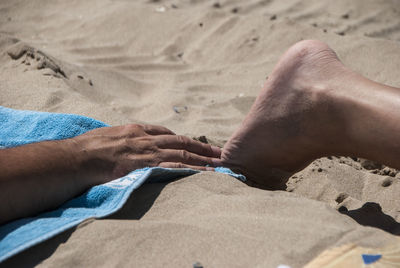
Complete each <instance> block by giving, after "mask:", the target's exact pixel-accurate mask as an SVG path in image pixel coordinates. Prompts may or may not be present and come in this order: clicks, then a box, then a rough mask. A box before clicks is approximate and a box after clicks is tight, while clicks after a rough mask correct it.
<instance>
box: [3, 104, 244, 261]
mask: <svg viewBox="0 0 400 268" xmlns="http://www.w3.org/2000/svg"><path fill="white" fill-rule="evenodd" d="M105 126H107V125H106V124H104V123H102V122H100V121H97V120H94V119H91V118H88V117H84V116H79V115H72V114H54V113H44V112H33V111H18V110H13V109H9V108H5V107H1V106H0V146H1V147H3V148H7V147H13V146H18V145H22V144H27V143H32V142H39V141H45V140H58V139H66V138H71V137H74V136H77V135H80V134H83V133H85V132H87V131H89V130H92V129H95V128H99V127H105ZM216 171H217V172H221V173H225V174H229V175H231V176H233V177H235V178H238V179H240V180H243V181H244V180H245V177H244V176H243V175H238V174H235V173H233V172H232V171H230V170H229V169H227V168H222V167H221V168H216ZM198 172H199V171H196V170H192V169H168V168H160V167H153V168H143V169H139V170H135V171H133V172H131V173H129V174H128V175H126V176H125V177H122V178H119V179H116V180H114V181H111V182H108V183H105V184H102V185H97V186H94V187H92V188H91V189H89V190H88V191H87V192H86V193H84V194H83V195H81V196H79V197H77V198H74V199H72V200H70V201H68V202H66V203H65V204H64V205H62V206H61V207H59V208H58V209H56V210H53V211H50V212H45V213H42V214H40V215H38V216H36V217H31V218H23V219H19V220H16V221H13V222H10V223H7V224H4V225H2V226H0V262H2V261H4V260H6V259H7V258H10V257H11V256H13V255H15V254H17V253H19V252H21V251H23V250H25V249H27V248H29V247H32V246H34V245H36V244H38V243H40V242H42V241H45V240H47V239H49V238H51V237H53V236H55V235H57V234H59V233H61V232H63V231H65V230H67V229H69V228H71V227H74V226H76V225H78V224H79V223H81V222H83V221H84V220H86V219H88V218H103V217H106V216H108V215H110V214H112V213H114V212H116V211H118V210H119V209H120V208H121V207H122V206H123V205H124V204H125V202H126V200H127V199H128V197H129V196H130V194H131V193H132V192H133V191H134V190H135V189H137V188H138V187H140V186H141V185H142V184H143V183H145V182H146V183H155V182H167V181H170V180H173V179H176V178H178V177H183V176H189V175H192V174H195V173H198ZM0 194H1V193H0Z"/></svg>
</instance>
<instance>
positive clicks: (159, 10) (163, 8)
mask: <svg viewBox="0 0 400 268" xmlns="http://www.w3.org/2000/svg"><path fill="white" fill-rule="evenodd" d="M165 11H167V9H166V8H165V7H164V6H160V7H157V8H156V12H160V13H162V12H165Z"/></svg>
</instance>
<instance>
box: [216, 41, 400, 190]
mask: <svg viewBox="0 0 400 268" xmlns="http://www.w3.org/2000/svg"><path fill="white" fill-rule="evenodd" d="M399 133H400V89H399V88H394V87H390V86H386V85H382V84H379V83H376V82H374V81H371V80H369V79H367V78H365V77H363V76H361V75H360V74H358V73H356V72H354V71H352V70H350V69H349V68H347V67H346V66H344V65H343V64H342V62H341V61H340V60H339V59H338V57H337V55H336V53H335V52H334V51H333V50H332V49H331V48H330V47H329V46H328V45H327V44H325V43H323V42H320V41H314V40H306V41H301V42H299V43H296V44H295V45H293V46H292V47H291V48H289V49H288V51H287V52H286V53H285V54H284V55H283V56H282V57H281V59H280V60H279V62H278V63H277V64H276V66H275V68H274V69H273V71H272V73H271V74H270V75H269V78H268V80H267V81H266V83H265V85H264V88H263V89H262V91H261V92H260V94H259V96H258V97H257V99H256V101H255V103H254V104H253V106H252V107H251V109H250V112H249V113H248V115H247V116H246V118H245V119H244V121H243V122H242V124H241V126H240V127H239V128H238V129H237V131H236V132H235V133H234V134H233V135H232V137H231V138H230V139H229V141H228V142H227V143H226V144H225V146H224V148H223V151H222V156H221V164H222V165H224V166H228V167H231V168H232V169H234V170H236V171H238V172H241V173H243V174H245V175H246V176H247V177H248V179H249V180H250V181H251V182H253V183H254V184H255V185H257V186H260V187H263V188H269V189H284V188H285V182H286V180H287V178H288V177H289V176H290V175H291V174H293V173H294V172H296V171H299V170H301V169H303V168H304V167H306V166H307V165H308V164H309V163H310V162H311V161H313V160H314V159H316V158H319V157H322V156H329V155H344V156H356V157H363V158H367V159H371V160H375V161H378V162H380V163H383V164H386V165H388V166H391V167H394V168H400V157H399V156H400V135H399Z"/></svg>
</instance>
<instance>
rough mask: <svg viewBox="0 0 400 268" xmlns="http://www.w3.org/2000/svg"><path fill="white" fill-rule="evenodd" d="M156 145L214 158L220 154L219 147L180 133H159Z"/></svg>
mask: <svg viewBox="0 0 400 268" xmlns="http://www.w3.org/2000/svg"><path fill="white" fill-rule="evenodd" d="M156 145H157V146H158V147H159V148H161V149H176V150H186V151H189V152H192V153H195V154H198V155H203V156H209V157H216V158H219V157H220V156H221V149H220V148H219V147H217V146H212V145H210V144H205V143H201V142H199V141H195V140H192V139H190V138H188V137H185V136H180V135H175V136H171V135H169V136H167V135H160V136H158V137H157V141H156Z"/></svg>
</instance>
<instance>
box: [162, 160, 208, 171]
mask: <svg viewBox="0 0 400 268" xmlns="http://www.w3.org/2000/svg"><path fill="white" fill-rule="evenodd" d="M159 167H164V168H191V169H195V170H202V171H214V168H212V167H203V166H193V165H186V164H182V163H175V162H163V163H160V165H159Z"/></svg>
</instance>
